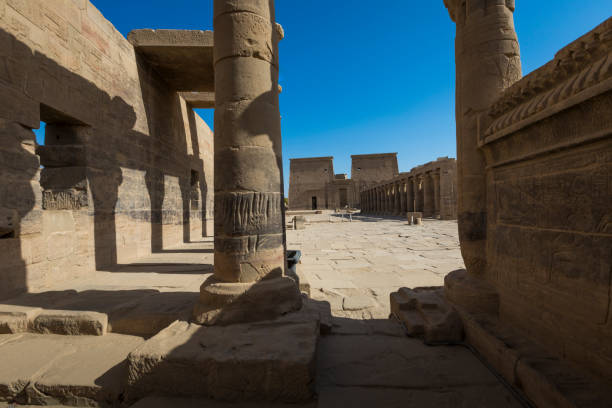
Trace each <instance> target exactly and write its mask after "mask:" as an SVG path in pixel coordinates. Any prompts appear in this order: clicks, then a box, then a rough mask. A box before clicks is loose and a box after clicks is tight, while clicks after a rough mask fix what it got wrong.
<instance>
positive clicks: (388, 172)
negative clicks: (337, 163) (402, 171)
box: [351, 153, 399, 206]
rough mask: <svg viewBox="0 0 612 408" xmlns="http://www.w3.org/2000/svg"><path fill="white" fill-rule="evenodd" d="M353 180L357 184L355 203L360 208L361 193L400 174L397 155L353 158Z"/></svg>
mask: <svg viewBox="0 0 612 408" xmlns="http://www.w3.org/2000/svg"><path fill="white" fill-rule="evenodd" d="M351 159H352V163H351V180H353V181H354V182H355V197H354V200H355V203H356V205H357V206H359V197H360V195H359V192H360V191H362V190H364V189H365V188H367V187H369V186H371V185H373V184H376V183H380V182H382V181H384V180H390V179H392V178H393V177H395V176H397V175H398V174H399V169H398V165H397V153H381V154H358V155H353V156H351Z"/></svg>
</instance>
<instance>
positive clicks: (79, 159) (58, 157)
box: [36, 145, 87, 167]
mask: <svg viewBox="0 0 612 408" xmlns="http://www.w3.org/2000/svg"><path fill="white" fill-rule="evenodd" d="M36 153H37V154H38V155H39V156H40V163H41V164H42V165H43V166H45V167H69V166H85V165H86V164H87V160H86V159H87V158H86V156H85V146H81V145H49V146H38V148H37V149H36Z"/></svg>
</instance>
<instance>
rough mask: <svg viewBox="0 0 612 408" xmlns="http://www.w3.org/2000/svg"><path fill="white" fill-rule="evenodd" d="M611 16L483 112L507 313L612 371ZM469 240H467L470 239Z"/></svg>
mask: <svg viewBox="0 0 612 408" xmlns="http://www.w3.org/2000/svg"><path fill="white" fill-rule="evenodd" d="M611 51H612V19H610V20H608V21H606V22H605V23H604V24H602V25H601V26H599V27H597V28H596V29H595V30H594V31H592V32H591V33H589V34H587V35H585V36H584V37H582V38H580V39H578V40H577V41H575V42H573V43H572V44H570V45H568V46H567V47H566V48H564V49H562V50H561V51H560V52H559V53H558V54H557V55H556V57H555V59H554V60H553V61H551V62H550V63H548V64H546V65H545V66H543V67H542V68H540V69H538V70H537V71H535V72H533V73H531V74H530V75H528V76H526V77H524V78H523V79H522V80H520V81H519V82H517V83H516V84H515V85H513V86H512V87H510V88H509V89H508V90H507V91H506V92H505V93H504V94H503V95H502V97H501V98H500V99H499V100H498V101H497V102H496V103H495V104H494V105H493V106H492V108H491V109H490V110H489V112H488V115H487V116H485V117H483V118H482V123H486V122H485V121H487V122H488V123H489V124H490V126H488V127H486V128H485V130H484V131H482V132H481V133H480V136H479V144H480V147H481V148H482V150H483V151H484V153H485V157H486V164H487V167H486V168H487V171H486V180H487V184H486V187H487V213H488V219H487V234H486V236H487V265H488V267H487V274H486V278H487V280H488V281H490V282H491V283H492V284H493V285H494V286H495V287H496V289H497V291H498V293H499V298H500V309H499V315H500V319H501V320H502V321H505V322H507V323H511V324H512V325H513V326H514V327H517V328H519V329H521V330H522V331H523V332H524V333H526V334H527V335H528V336H529V337H530V338H532V339H534V340H536V341H537V342H538V343H540V344H543V345H545V346H546V348H547V349H548V350H549V351H551V352H554V353H556V354H557V355H559V356H561V357H562V358H567V359H570V360H573V361H574V362H576V363H578V364H580V365H581V366H582V367H584V368H588V369H590V370H591V371H592V372H595V373H597V374H599V375H601V376H603V377H604V378H607V379H611V378H612V298H611V293H612V115H611V113H612V52H611ZM462 244H463V242H462Z"/></svg>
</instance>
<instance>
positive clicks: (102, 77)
mask: <svg viewBox="0 0 612 408" xmlns="http://www.w3.org/2000/svg"><path fill="white" fill-rule="evenodd" d="M0 62H1V63H0V156H1V159H0V173H1V181H0V237H1V238H0V253H2V259H3V263H2V265H1V266H0V281H1V282H2V285H0V297H7V296H10V295H12V294H15V293H17V292H20V291H24V290H27V289H36V288H38V287H42V286H44V285H45V284H47V283H49V282H52V281H54V280H57V279H65V278H74V277H77V276H81V275H83V274H86V273H90V272H92V271H93V270H95V268H98V269H108V268H115V267H117V266H120V265H121V264H125V263H129V262H130V261H131V260H133V259H134V258H135V257H138V256H140V255H145V254H148V253H151V252H152V251H162V250H163V249H164V248H167V247H169V246H173V245H175V244H177V243H179V242H183V241H187V240H189V239H197V238H198V237H201V236H202V233H203V232H204V233H207V232H208V231H203V230H206V228H207V226H208V228H210V217H212V193H213V189H212V176H213V168H212V164H213V161H212V132H211V130H210V129H209V128H208V126H207V125H206V124H205V123H204V122H203V121H202V120H201V118H199V117H198V116H197V115H196V114H195V113H194V112H193V110H192V109H191V108H190V107H189V106H187V104H186V103H185V101H184V100H183V99H182V98H180V97H179V96H178V94H177V93H176V92H174V91H171V90H170V89H168V87H167V85H166V83H165V81H164V80H163V79H162V78H161V77H159V75H158V74H157V73H156V72H155V71H154V70H153V69H152V68H151V67H150V66H149V65H147V64H146V63H145V62H144V61H143V60H142V59H140V58H139V57H138V55H136V53H135V51H134V48H133V47H132V45H130V44H129V43H128V41H127V40H126V39H125V38H124V37H123V36H122V35H121V34H120V33H119V32H117V31H116V30H115V28H114V27H113V26H112V25H111V24H110V23H109V22H108V21H107V20H106V19H104V17H103V16H102V15H101V14H100V12H99V11H98V10H97V9H96V8H95V7H94V6H93V5H92V4H90V3H89V2H87V1H86V0H53V1H48V0H44V1H43V0H28V1H19V0H2V1H0ZM41 121H44V122H46V124H47V129H46V133H45V144H44V146H37V145H36V141H35V137H34V133H33V132H32V129H35V128H38V127H39V126H40V122H41ZM41 165H42V166H43V167H42V168H41Z"/></svg>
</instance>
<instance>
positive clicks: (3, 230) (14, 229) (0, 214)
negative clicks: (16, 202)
mask: <svg viewBox="0 0 612 408" xmlns="http://www.w3.org/2000/svg"><path fill="white" fill-rule="evenodd" d="M18 227H19V217H18V215H17V211H15V210H13V209H9V208H0V238H5V237H16V236H17V235H18Z"/></svg>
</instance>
